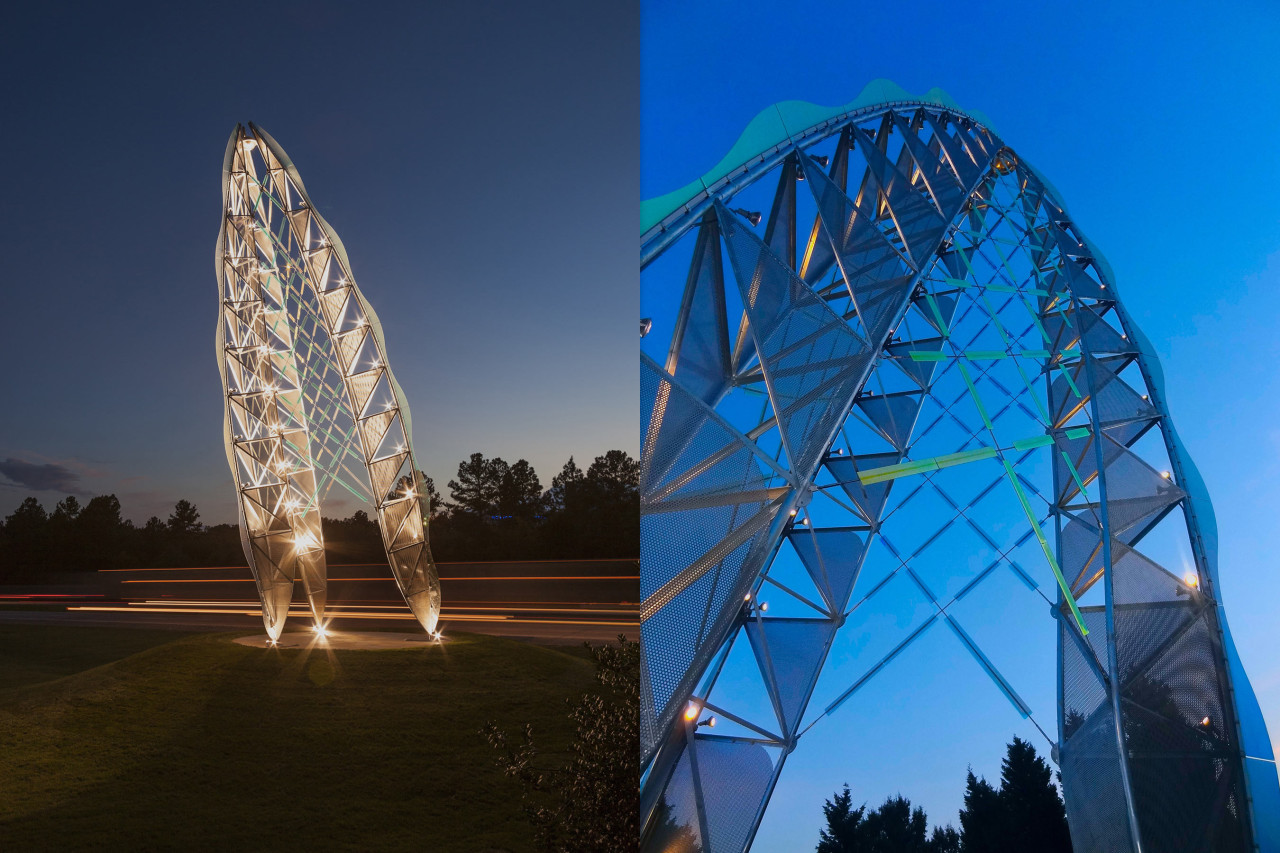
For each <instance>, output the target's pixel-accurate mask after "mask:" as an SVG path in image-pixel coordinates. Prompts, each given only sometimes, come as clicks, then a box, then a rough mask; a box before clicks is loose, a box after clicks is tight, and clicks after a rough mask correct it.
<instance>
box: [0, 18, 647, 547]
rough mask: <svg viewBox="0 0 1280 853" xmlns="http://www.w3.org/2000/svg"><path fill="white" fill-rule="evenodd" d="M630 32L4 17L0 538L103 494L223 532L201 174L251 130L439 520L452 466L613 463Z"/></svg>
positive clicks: (631, 134) (632, 169)
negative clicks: (346, 289) (306, 227)
mask: <svg viewBox="0 0 1280 853" xmlns="http://www.w3.org/2000/svg"><path fill="white" fill-rule="evenodd" d="M637 15H638V13H637V9H636V5H635V4H634V3H627V2H622V3H604V4H602V3H592V2H589V0H554V2H551V3H539V4H524V3H516V2H500V3H492V2H489V3H486V2H480V3H430V4H428V3H416V2H378V3H365V4H357V3H335V2H325V0H320V1H319V2H310V0H309V1H308V2H302V0H298V2H276V3H270V2H267V3H264V2H241V0H234V2H225V3H216V4H187V3H180V4H174V3H155V4H136V3H135V4H128V3H111V4H87V3H77V4H55V3H40V4H35V3H31V4H22V5H21V6H20V7H17V8H15V9H12V10H10V12H9V13H8V14H7V15H6V19H5V25H4V27H3V32H0V70H2V75H3V79H4V80H5V94H4V96H3V115H4V125H5V132H4V133H3V134H2V135H0V153H2V157H0V159H2V161H3V162H4V164H5V180H4V194H3V203H2V204H0V251H2V252H3V256H4V259H5V260H4V263H3V266H2V267H0V269H2V272H0V276H2V278H0V281H2V282H3V295H4V303H3V304H4V308H3V313H2V316H3V318H4V333H3V335H2V336H0V354H2V355H3V360H4V364H5V365H6V369H5V370H4V371H3V372H2V373H0V399H2V400H3V403H0V472H3V473H4V474H5V475H6V477H0V514H8V513H9V512H11V511H12V509H13V507H14V506H16V505H17V504H18V502H19V501H20V500H21V499H22V498H23V497H24V496H25V495H26V494H31V493H34V494H36V495H37V496H38V497H40V498H41V499H42V500H43V501H44V503H45V505H46V506H47V507H50V508H51V507H52V505H53V502H54V501H56V500H57V499H59V498H60V497H62V495H63V494H65V492H66V489H68V488H70V489H75V490H77V491H80V492H82V493H83V494H100V493H104V492H116V493H117V494H118V495H119V497H120V499H121V502H122V504H123V508H124V514H125V515H126V517H131V518H133V519H135V520H136V521H139V522H141V521H145V520H146V518H147V517H148V516H149V515H151V514H153V513H154V514H158V515H160V516H161V517H164V516H165V515H167V513H168V512H169V510H170V509H171V508H172V505H173V502H174V501H175V500H177V499H178V498H181V497H185V498H188V499H190V500H192V501H194V502H195V503H196V504H197V506H198V507H199V508H200V510H201V513H202V517H203V520H205V521H206V522H219V521H233V520H234V517H235V515H234V513H235V509H234V492H233V489H232V483H231V476H230V472H229V471H228V470H227V465H226V460H225V457H224V454H223V449H222V437H221V431H222V430H221V421H222V399H221V392H220V389H219V381H218V373H217V365H216V361H215V356H214V329H215V322H216V319H217V304H218V303H217V299H218V294H217V287H216V283H215V280H214V271H213V254H214V251H213V250H214V242H215V239H216V237H217V233H218V223H219V210H220V188H219V180H220V169H221V165H222V155H223V150H224V148H225V146H226V141H227V136H228V134H229V133H230V132H231V130H232V129H233V128H234V126H235V124H236V122H244V121H250V120H252V121H255V122H257V123H258V124H260V125H261V126H262V127H264V128H265V129H266V130H267V131H268V132H270V133H271V134H272V135H273V136H274V137H275V138H276V139H277V140H278V141H279V142H280V144H281V145H283V146H284V147H285V149H286V150H287V151H288V152H289V154H290V156H291V157H292V159H293V160H294V162H295V163H296V164H297V166H298V169H299V171H300V172H301V174H302V177H303V180H304V181H305V182H306V185H307V189H308V191H309V193H310V194H311V196H312V199H313V200H314V202H315V203H316V205H317V206H318V207H319V209H320V210H321V212H322V213H323V214H324V216H325V217H326V218H327V219H328V220H329V222H330V223H331V224H332V225H333V226H334V228H335V229H336V230H337V232H338V233H339V234H340V235H341V237H342V240H343V242H344V243H345V244H346V247H347V250H348V252H349V254H350V257H351V262H352V266H353V270H354V272H355V276H356V280H357V281H358V282H359V284H360V286H361V288H362V290H363V291H364V293H365V295H366V296H367V297H368V298H369V300H370V301H371V302H372V304H373V305H374V307H375V309H376V310H377V311H378V313H379V315H380V316H381V318H382V321H383V324H384V327H385V331H386V339H387V348H388V353H389V357H390V363H391V365H392V367H393V369H394V370H395V371H396V376H397V378H398V379H399V380H400V383H401V385H402V386H403V387H404V391H405V393H406V395H407V397H408V400H409V403H410V405H411V408H412V411H413V424H414V430H415V435H414V439H415V446H416V447H417V450H418V454H419V463H420V464H421V466H422V467H423V468H424V470H425V471H426V472H427V473H428V474H429V475H430V476H432V477H433V478H434V479H435V481H436V483H437V485H438V486H439V487H440V488H441V490H442V491H445V492H446V495H447V490H446V489H444V483H445V482H446V481H447V480H449V479H450V478H451V477H453V476H454V475H455V474H456V470H457V464H458V462H459V461H461V460H462V459H464V458H466V456H467V455H468V454H470V453H472V452H475V451H480V452H483V453H485V454H486V455H500V456H502V457H504V458H506V459H508V460H509V461H514V460H515V459H517V458H521V457H523V458H526V459H528V460H529V461H530V462H531V463H533V465H534V467H535V468H536V469H537V471H538V473H539V475H540V476H541V479H542V481H543V485H544V487H545V486H546V485H548V484H549V482H550V479H551V477H552V475H553V474H555V473H557V472H558V471H559V468H560V466H561V465H562V464H563V463H564V461H565V460H566V459H567V458H568V457H569V455H570V454H574V455H576V456H577V458H578V460H579V461H584V460H585V461H587V462H589V461H590V459H591V458H593V457H595V456H596V455H599V454H601V453H604V452H605V451H606V450H608V449H610V448H622V449H625V450H627V451H628V452H631V453H633V454H634V453H636V452H637V450H638V428H637V423H638V420H639V416H638V411H639V406H638V402H637V401H638V385H637V382H636V371H635V339H636V336H635V319H636V313H637V301H638V300H637V288H638V284H637V282H638V275H637V273H636V271H635V262H634V258H635V227H634V226H635V222H636V208H637V205H638V202H639V192H638V183H637V173H636V162H637V156H638V155H637V150H638V140H639V126H638V114H637V110H636V93H637V91H638V68H637V56H638V49H639V48H638V33H637V30H638V26H637ZM4 460H17V463H16V464H15V463H13V462H4ZM22 463H27V464H28V465H36V466H53V467H52V468H40V469H38V470H34V471H33V469H32V468H30V467H23V464H22ZM584 467H585V466H584ZM15 478H17V479H19V480H21V481H23V482H27V483H39V484H45V483H51V484H56V485H58V486H59V487H60V488H58V489H55V490H49V491H40V492H33V491H32V489H30V488H28V487H27V486H22V485H13V480H14V479H15ZM6 480H7V483H8V485H6V484H5V482H6ZM339 492H340V490H335V492H334V494H335V496H336V495H338V494H339ZM340 509H341V510H343V511H342V512H341V514H347V513H348V512H349V510H350V508H346V507H339V506H329V505H327V506H326V513H325V514H326V515H329V514H339V512H338V510H340Z"/></svg>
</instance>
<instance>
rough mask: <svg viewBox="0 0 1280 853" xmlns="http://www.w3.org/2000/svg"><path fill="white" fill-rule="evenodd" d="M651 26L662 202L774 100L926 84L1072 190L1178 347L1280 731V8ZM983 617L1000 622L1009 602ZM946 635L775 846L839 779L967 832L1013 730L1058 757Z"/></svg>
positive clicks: (731, 19) (1173, 398)
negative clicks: (973, 791) (967, 809)
mask: <svg viewBox="0 0 1280 853" xmlns="http://www.w3.org/2000/svg"><path fill="white" fill-rule="evenodd" d="M641 21H642V24H641V31H642V60H641V65H642V80H641V122H642V131H641V133H642V136H641V139H642V147H641V163H642V169H641V193H642V195H643V197H645V198H651V197H654V196H658V195H661V194H663V193H666V192H669V191H671V190H673V189H676V188H678V187H680V186H683V185H684V184H686V183H688V182H689V181H690V180H693V179H695V178H697V177H698V176H699V175H701V174H702V173H703V172H705V171H707V170H708V169H709V168H710V167H712V166H713V165H715V164H716V162H718V161H719V159H720V158H721V157H722V156H723V155H724V154H725V152H727V151H728V149H729V148H730V146H731V145H732V144H733V142H734V140H736V139H737V137H738V134H739V133H740V132H741V131H742V129H743V128H744V127H745V126H746V124H747V123H748V122H749V121H750V120H751V119H752V117H754V116H755V115H756V114H757V113H758V112H759V111H760V110H762V109H764V108H765V107H767V106H769V105H770V104H773V103H775V102H777V101H782V100H803V101H810V102H812V103H815V104H820V105H823V106H834V105H838V104H844V103H847V102H849V101H850V100H852V99H853V98H854V97H856V96H857V95H858V93H859V92H860V91H861V90H862V88H863V86H864V85H866V84H867V83H868V82H870V81H871V80H873V79H875V78H878V77H885V78H888V79H890V80H893V81H895V82H896V83H898V84H899V85H901V86H902V87H904V88H905V89H906V90H907V91H909V92H915V93H923V92H924V91H926V90H927V89H929V88H931V87H934V86H937V87H940V88H942V89H944V90H946V91H947V92H949V93H950V94H951V95H952V96H953V97H954V98H955V99H956V101H957V102H958V103H959V104H960V105H961V106H963V107H967V108H971V109H974V110H978V111H981V112H984V113H986V114H987V115H988V116H989V117H990V119H991V120H992V122H993V124H994V126H995V130H996V131H997V132H998V133H999V134H1000V135H1001V136H1002V137H1003V139H1004V140H1005V142H1006V143H1008V144H1009V145H1011V146H1012V147H1013V148H1014V149H1015V150H1016V151H1017V152H1018V153H1019V155H1020V156H1022V157H1023V158H1025V159H1026V160H1028V161H1030V162H1031V163H1033V164H1034V165H1035V166H1036V167H1037V168H1038V169H1039V170H1040V171H1041V172H1042V173H1043V174H1044V175H1045V176H1047V177H1048V178H1049V180H1051V181H1052V182H1053V183H1054V185H1055V186H1056V187H1057V189H1058V190H1059V191H1060V192H1061V193H1062V196H1063V198H1064V200H1065V202H1066V203H1067V205H1068V206H1069V208H1070V211H1071V214H1072V217H1073V219H1074V221H1075V222H1077V223H1079V225H1080V227H1081V228H1082V229H1083V230H1084V231H1085V233H1087V234H1088V235H1089V237H1090V238H1091V239H1092V240H1093V241H1094V243H1096V244H1097V246H1098V247H1099V248H1100V249H1101V250H1102V251H1103V252H1104V253H1105V254H1106V256H1107V258H1108V260H1109V261H1110V262H1111V265H1112V267H1113V268H1114V271H1115V274H1116V277H1117V286H1118V288H1119V289H1120V292H1121V294H1122V296H1123V299H1124V301H1125V304H1126V305H1127V307H1128V310H1129V312H1130V313H1131V314H1132V315H1133V317H1134V318H1135V319H1136V321H1137V322H1138V324H1139V325H1140V326H1141V328H1142V330H1143V331H1144V332H1145V334H1146V335H1147V337H1148V338H1149V339H1150V340H1151V341H1152V342H1153V343H1154V345H1155V347H1156V349H1157V351H1158V352H1159V355H1160V358H1161V363H1162V365H1163V367H1164V373H1165V376H1166V378H1167V391H1168V397H1169V405H1170V407H1171V409H1172V414H1173V418H1174V422H1175V423H1176V425H1177V429H1178V432H1179V434H1180V436H1181V437H1182V439H1183V440H1184V442H1185V444H1186V445H1187V447H1188V448H1189V451H1190V453H1191V455H1192V457H1193V458H1194V460H1195V462H1196V464H1197V465H1198V466H1199V469H1200V471H1201V473H1202V474H1203V476H1204V479H1205V481H1206V483H1207V485H1208V488H1209V491H1210V493H1211V496H1212V498H1213V502H1214V506H1215V509H1216V513H1217V519H1218V528H1219V539H1220V546H1219V566H1220V573H1221V588H1220V593H1221V597H1222V599H1223V600H1224V601H1225V603H1226V606H1227V613H1228V617H1229V621H1230V624H1231V626H1232V631H1233V634H1234V636H1235V639H1236V643H1237V645H1238V647H1239V651H1240V655H1241V657H1242V659H1243V661H1244V664H1245V667H1246V668H1247V669H1248V670H1249V673H1250V677H1251V680H1252V682H1253V685H1254V687H1255V689H1256V691H1257V693H1258V697H1259V701H1260V702H1261V704H1262V707H1263V711H1264V714H1265V715H1266V717H1267V720H1268V723H1269V727H1270V730H1271V734H1272V738H1273V740H1274V739H1276V738H1277V737H1280V661H1278V659H1277V657H1278V656H1277V649H1280V628H1278V627H1277V622H1276V616H1275V613H1276V602H1277V601H1280V571H1278V570H1277V565H1276V563H1277V561H1276V558H1275V530H1276V526H1277V525H1276V519H1277V514H1278V513H1280V428H1277V427H1276V423H1277V421H1278V419H1280V417H1278V416H1280V380H1278V379H1277V374H1276V371H1275V360H1276V355H1277V354H1278V349H1277V343H1276V341H1277V337H1276V332H1275V325H1276V318H1277V316H1280V193H1278V192H1277V189H1278V188H1280V161H1277V159H1276V158H1275V157H1273V156H1271V154H1270V151H1271V148H1272V147H1273V142H1272V141H1273V140H1274V139H1276V138H1277V136H1278V135H1280V111H1277V109H1276V106H1277V104H1280V67H1278V62H1277V51H1276V46H1277V45H1280V11H1277V9H1276V7H1275V6H1274V5H1273V4H1266V3H1260V2H1258V3H1237V4H1233V5H1232V7H1230V8H1228V7H1226V6H1224V5H1223V4H1197V5H1192V4H1186V3H1171V4H1165V5H1161V6H1153V5H1152V4H1149V3H1132V2H1131V3H1121V4H1115V3H1098V2H1084V3H1081V2H1072V3H1047V4H1026V3H1003V4H995V3H990V4H981V5H980V6H975V5H973V4H955V3H942V2H937V3H878V4H869V3H858V4H851V3H829V4H821V3H809V4H796V5H792V6H788V7H787V8H786V11H785V12H784V13H779V7H778V6H777V4H766V3H758V2H745V3H744V2H719V3H699V4H686V3H678V2H667V1H666V0H646V2H645V3H644V5H643V8H642V13H641ZM855 595H856V593H855ZM988 608H989V609H988V612H987V615H988V617H989V620H988V621H989V622H990V623H991V624H992V625H993V626H996V627H997V628H998V625H999V623H1000V621H1001V619H1002V610H1001V608H1002V602H1000V601H991V602H990V603H989V605H988ZM1046 621H1047V619H1046ZM945 633H946V632H941V631H936V632H933V635H932V636H927V637H926V639H924V640H922V641H921V643H919V644H917V647H915V648H914V649H913V651H912V652H911V653H909V654H906V655H904V656H902V657H901V658H899V659H897V660H895V661H894V663H893V664H891V665H890V666H889V667H888V668H887V669H886V670H885V671H884V672H882V673H881V674H879V675H877V676H876V679H875V681H873V682H872V684H873V686H874V687H875V688H876V689H875V690H871V689H868V690H867V691H864V692H863V694H860V696H865V700H860V701H858V702H850V703H849V704H848V705H846V706H843V707H842V708H841V710H840V711H839V712H837V713H836V714H835V715H833V716H832V717H831V718H829V719H826V720H824V721H823V722H822V723H820V724H819V725H818V726H817V727H816V728H814V729H813V731H811V732H810V733H809V734H808V735H806V737H805V738H802V739H801V741H800V745H799V747H798V748H797V750H796V752H795V753H794V754H793V755H792V756H791V758H790V759H789V761H788V763H787V766H786V769H785V770H784V771H783V776H782V782H781V784H780V786H779V788H778V791H777V793H776V794H775V795H774V799H773V803H772V804H771V807H770V811H769V812H768V813H767V815H766V817H765V820H764V823H763V825H762V827H761V831H760V834H759V836H758V837H757V844H756V847H755V849H756V850H759V851H783V850H786V851H792V850H802V849H812V847H813V845H814V844H816V843H817V834H818V828H819V826H820V824H821V822H822V812H821V805H822V801H823V799H824V798H827V797H830V796H831V795H832V793H834V792H835V791H836V790H838V788H839V786H840V785H841V784H842V783H844V782H849V783H850V785H851V786H852V787H853V790H854V802H855V803H861V802H870V804H871V805H872V806H876V805H878V804H879V803H880V802H882V801H883V800H884V798H885V797H886V796H887V795H890V794H895V793H898V792H901V793H902V794H903V795H905V796H908V797H910V798H911V799H912V800H913V801H915V802H916V803H918V804H921V805H923V806H924V807H925V808H926V810H927V811H928V812H929V816H930V820H931V822H932V823H935V824H941V823H947V822H951V823H953V824H954V823H956V811H957V809H958V808H959V807H960V805H961V795H962V793H963V786H964V775H965V771H966V767H967V766H968V765H972V767H973V770H974V771H975V772H976V773H978V774H979V775H985V776H986V777H987V778H988V779H991V780H997V779H998V776H999V760H1000V758H1001V756H1002V754H1003V750H1004V745H1005V743H1006V742H1007V741H1008V740H1009V739H1010V737H1011V736H1012V735H1013V734H1015V733H1016V734H1019V735H1021V736H1022V737H1024V738H1027V739H1031V740H1033V742H1034V743H1035V744H1036V746H1037V748H1038V749H1039V750H1040V751H1041V752H1042V753H1043V752H1047V746H1046V744H1045V742H1044V739H1043V738H1042V737H1041V736H1040V735H1039V734H1038V733H1037V732H1036V731H1035V730H1034V728H1032V727H1031V726H1030V725H1029V724H1028V723H1026V722H1025V721H1023V720H1022V719H1021V718H1020V717H1019V716H1018V715H1017V714H1016V713H1015V712H1014V711H1013V710H1012V708H1011V706H1010V705H1009V704H1008V703H1007V702H1005V700H1004V699H1003V698H1002V697H1001V696H1000V694H999V693H998V692H997V690H996V688H995V687H994V686H993V685H992V684H991V683H990V682H989V681H987V680H986V679H985V677H983V676H982V675H981V673H980V671H979V670H977V668H976V667H975V666H973V665H972V662H971V661H970V660H969V659H968V658H967V655H965V654H964V653H963V652H958V651H957V650H956V648H953V647H952V646H954V645H956V644H955V643H954V638H952V637H949V636H945ZM993 633H995V634H998V633H999V632H998V630H997V631H994V632H993ZM1051 635H1052V630H1051V629H1050V631H1049V636H1051ZM1022 642H1027V638H1020V637H1005V638H1004V643H1005V644H1006V645H1008V644H1010V643H1022ZM1028 655H1029V658H1031V659H1034V660H1035V661H1039V663H1038V664H1037V666H1039V669H1038V670H1037V669H1036V668H1035V667H1034V666H1027V667H1024V668H1023V669H1024V670H1025V672H1020V673H1019V675H1021V676H1024V677H1022V678H1019V679H1014V687H1015V688H1016V689H1017V690H1018V691H1019V692H1020V693H1021V694H1022V696H1023V698H1024V699H1026V700H1027V701H1028V703H1029V704H1030V705H1031V706H1032V709H1033V711H1035V714H1036V717H1037V719H1039V720H1040V721H1041V724H1042V725H1045V726H1046V727H1048V728H1049V730H1050V731H1052V728H1053V726H1054V725H1055V723H1054V702H1055V699H1054V686H1053V682H1054V677H1053V670H1052V667H1053V649H1052V646H1050V647H1049V648H1048V649H1047V656H1046V655H1045V654H1044V650H1043V649H1041V650H1037V651H1034V652H1033V651H1030V650H1029V651H1028ZM1006 674H1008V673H1006ZM1010 677H1011V679H1012V678H1013V676H1012V675H1010ZM876 682H879V683H876ZM831 686H832V687H835V686H836V685H831ZM821 689H822V688H821V684H820V690H821Z"/></svg>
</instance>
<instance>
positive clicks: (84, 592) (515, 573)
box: [0, 560, 640, 644]
mask: <svg viewBox="0 0 1280 853" xmlns="http://www.w3.org/2000/svg"><path fill="white" fill-rule="evenodd" d="M439 572H440V587H441V594H442V598H443V602H444V606H443V610H442V613H441V617H440V621H441V626H442V630H443V631H444V632H445V634H446V635H447V634H448V633H449V632H450V631H469V632H472V633H479V634H491V635H496V636H506V637H512V638H516V639H524V640H529V641H532V642H537V643H550V644H568V643H580V642H583V641H588V642H592V643H602V642H608V641H611V640H614V639H616V638H617V636H618V635H619V634H624V635H626V636H628V637H629V638H631V639H633V640H634V639H638V637H639V604H638V602H639V599H640V578H639V573H638V564H637V562H636V561H635V560H571V561H541V562H484V563H441V564H439ZM328 574H329V588H328V605H327V607H326V611H325V612H326V620H327V621H328V624H331V625H332V626H333V627H334V628H336V629H338V630H346V631H360V630H376V629H379V628H381V629H383V630H387V629H390V630H397V631H406V632H407V631H413V630H414V629H415V626H416V624H417V623H416V621H415V620H414V618H413V616H412V615H411V614H410V613H409V611H408V608H407V607H406V606H405V603H404V600H403V599H402V598H401V597H400V593H399V590H398V589H397V588H396V585H395V582H394V581H393V580H392V578H391V573H390V569H388V567H387V565H386V564H385V563H382V564H350V563H348V564H336V565H330V566H329V570H328ZM90 577H92V578H93V581H94V582H93V583H91V584H89V585H87V586H86V587H85V588H83V589H80V590H76V591H71V590H65V591H64V590H59V591H57V592H54V591H49V592H45V593H40V592H39V591H37V590H34V589H30V590H26V589H24V590H22V591H21V592H18V591H16V590H14V591H6V590H4V589H3V588H0V604H3V605H4V606H5V607H6V608H14V609H4V610H0V622H10V623H13V622H26V623H35V622H39V623H45V624H81V625H136V626H139V627H153V628H166V629H173V630H184V631H216V630H236V629H245V630H253V629H255V628H256V629H261V627H262V615H261V611H260V609H259V605H258V600H257V592H256V590H255V588H254V584H253V578H252V576H251V575H250V574H249V569H248V568H247V567H245V566H219V567H212V568H163V569H124V570H116V571H105V572H98V573H97V574H96V575H95V576H90ZM55 608H57V609H55ZM311 624H312V620H311V616H310V612H309V610H308V608H307V607H306V604H305V601H304V598H303V595H302V591H301V585H299V586H298V588H297V592H296V595H295V598H294V604H293V610H292V612H291V613H290V620H289V622H288V623H287V624H286V626H285V630H286V631H289V630H298V629H299V628H303V627H310V626H311ZM418 630H420V629H418Z"/></svg>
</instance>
